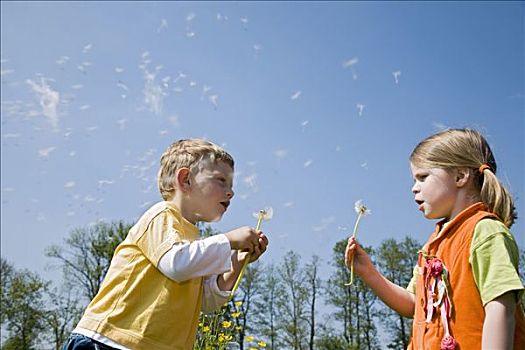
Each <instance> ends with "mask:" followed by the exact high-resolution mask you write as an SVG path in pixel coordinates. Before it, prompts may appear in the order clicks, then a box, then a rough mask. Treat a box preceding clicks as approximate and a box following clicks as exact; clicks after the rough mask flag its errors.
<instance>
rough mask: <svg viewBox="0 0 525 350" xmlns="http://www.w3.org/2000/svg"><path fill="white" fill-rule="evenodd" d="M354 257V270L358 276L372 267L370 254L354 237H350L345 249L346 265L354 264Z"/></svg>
mask: <svg viewBox="0 0 525 350" xmlns="http://www.w3.org/2000/svg"><path fill="white" fill-rule="evenodd" d="M352 257H353V258H354V271H355V273H357V275H358V276H363V275H364V274H365V273H366V272H367V271H369V268H370V267H372V268H373V265H372V261H370V258H369V257H368V254H366V252H365V251H364V250H363V248H361V246H360V245H359V243H357V240H356V239H355V238H354V237H350V238H349V239H348V244H347V245H346V250H345V265H346V266H347V267H348V268H350V265H352Z"/></svg>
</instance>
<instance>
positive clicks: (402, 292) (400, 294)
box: [345, 238, 415, 317]
mask: <svg viewBox="0 0 525 350" xmlns="http://www.w3.org/2000/svg"><path fill="white" fill-rule="evenodd" d="M352 257H353V259H352ZM352 262H353V264H354V271H355V272H356V273H357V275H359V276H360V277H361V279H362V280H363V282H365V284H366V285H368V287H370V288H371V289H372V291H373V292H374V293H375V295H377V296H378V297H379V298H380V299H381V300H382V301H383V302H384V303H385V304H386V305H387V306H388V307H390V308H391V309H393V310H394V311H396V312H397V313H399V314H400V315H401V316H404V317H414V309H415V296H414V294H412V293H410V292H408V291H407V290H406V289H404V288H402V287H400V286H398V285H397V284H395V283H392V282H390V281H389V280H388V279H387V278H386V277H384V276H383V275H382V274H381V273H380V272H379V271H378V270H377V269H376V268H375V266H374V265H373V264H372V261H370V258H369V257H368V254H366V252H365V251H364V250H363V248H361V247H360V246H359V244H358V243H357V241H356V240H355V238H350V239H349V240H348V245H347V247H346V251H345V264H346V265H347V266H348V267H350V265H351V264H352Z"/></svg>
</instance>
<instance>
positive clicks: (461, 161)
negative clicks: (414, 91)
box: [410, 128, 517, 227]
mask: <svg viewBox="0 0 525 350" xmlns="http://www.w3.org/2000/svg"><path fill="white" fill-rule="evenodd" d="M410 162H411V163H412V164H414V165H416V166H420V167H429V168H442V169H454V168H462V167H465V168H470V169H471V174H472V175H473V177H474V183H475V185H476V187H477V188H478V190H479V192H480V193H479V194H480V197H481V201H482V202H483V203H485V204H486V205H487V207H488V208H489V210H490V211H491V212H492V213H495V214H496V215H498V216H499V217H500V219H501V220H502V221H503V222H504V223H505V225H506V226H507V227H511V226H512V224H513V223H514V220H515V219H516V218H517V214H516V208H515V207H514V201H513V199H512V196H511V194H510V193H509V191H508V190H507V189H506V188H505V186H504V185H503V184H502V183H501V182H500V181H499V179H498V178H497V176H496V169H497V165H496V159H495V158H494V154H493V153H492V150H491V149H490V146H489V144H488V142H487V140H486V139H485V138H484V137H483V135H481V133H480V132H479V131H476V130H473V129H468V128H467V129H447V130H443V131H441V132H438V133H437V134H434V135H431V136H429V137H427V138H426V139H424V140H423V141H421V142H420V143H419V144H418V145H417V146H416V148H415V149H414V151H413V152H412V154H411V155H410Z"/></svg>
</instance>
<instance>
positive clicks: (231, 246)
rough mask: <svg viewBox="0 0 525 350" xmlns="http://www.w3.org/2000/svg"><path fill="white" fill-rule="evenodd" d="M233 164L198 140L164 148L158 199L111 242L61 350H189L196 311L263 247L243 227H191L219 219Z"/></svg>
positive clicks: (219, 297)
mask: <svg viewBox="0 0 525 350" xmlns="http://www.w3.org/2000/svg"><path fill="white" fill-rule="evenodd" d="M233 167H234V161H233V158H232V157H231V156H230V155H229V154H228V153H227V152H226V151H224V150H223V149H222V148H220V147H218V146H217V145H214V144H212V143H210V142H207V141H204V140H200V139H189V140H180V141H178V142H176V143H174V144H172V145H171V146H170V147H169V148H168V149H167V150H166V152H165V153H164V154H163V155H162V157H161V160H160V170H159V175H158V187H159V190H160V193H161V195H162V197H163V199H164V201H163V202H160V203H157V204H155V205H153V207H151V208H150V209H149V210H148V211H146V213H145V214H144V215H143V216H142V217H141V218H140V219H139V220H138V222H137V223H136V224H135V225H134V226H133V227H132V228H131V230H130V231H129V234H128V236H127V237H126V239H125V240H124V241H123V242H122V243H121V244H120V245H119V246H118V247H117V249H116V250H115V253H114V256H113V259H112V261H111V265H110V267H109V270H108V272H107V274H106V277H105V279H104V282H103V283H102V285H101V287H100V290H99V292H98V294H97V295H96V296H95V298H94V299H93V300H92V301H91V303H90V304H89V305H88V307H87V309H86V311H85V313H84V315H83V316H82V318H81V320H80V322H79V323H78V325H77V327H76V328H75V330H74V331H73V334H72V335H71V336H70V338H69V339H68V340H67V342H66V344H65V345H64V347H63V350H73V349H75V350H77V349H101V350H104V349H124V350H126V349H133V350H142V349H144V350H146V349H147V350H150V349H155V350H164V349H166V350H168V349H170V350H173V349H185V350H189V349H192V347H193V342H194V339H195V334H196V331H197V324H198V321H199V312H200V311H201V309H202V310H203V311H205V312H209V311H213V310H215V309H217V308H218V307H219V306H221V305H223V304H224V303H225V302H226V301H227V299H228V296H229V291H230V290H231V289H232V287H233V285H234V284H235V281H236V279H237V276H238V274H239V272H240V269H241V267H242V264H243V262H244V259H246V257H247V256H248V253H249V254H250V255H249V256H250V261H255V260H257V259H258V258H259V256H260V255H261V254H262V253H264V251H265V250H266V247H267V244H268V239H267V238H266V236H265V235H264V234H263V233H262V232H260V231H258V232H256V231H255V230H254V229H253V228H249V227H241V228H238V229H236V230H233V231H231V232H228V233H225V234H219V235H215V236H212V237H208V238H206V239H202V240H199V239H198V238H199V229H198V228H197V227H196V226H195V224H196V223H197V222H212V221H218V220H220V219H221V217H222V215H223V214H224V213H225V212H226V209H227V208H228V206H229V204H230V201H231V199H232V197H233V190H232V182H233ZM232 250H233V253H232Z"/></svg>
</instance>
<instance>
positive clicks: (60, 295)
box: [44, 282, 83, 350]
mask: <svg viewBox="0 0 525 350" xmlns="http://www.w3.org/2000/svg"><path fill="white" fill-rule="evenodd" d="M46 295H47V300H48V301H47V303H46V304H47V309H46V312H45V315H44V324H45V326H46V330H47V332H46V334H47V336H46V338H47V339H48V342H49V343H51V344H53V346H54V349H55V350H60V349H61V348H62V345H63V344H64V342H65V341H66V339H67V337H68V336H69V335H70V333H71V331H72V330H73V329H74V328H75V326H76V324H77V323H78V321H79V320H80V316H82V311H83V307H82V306H81V304H80V303H79V300H78V299H77V297H76V295H75V292H74V291H73V290H72V289H71V288H70V287H69V286H68V285H67V282H66V283H65V284H64V285H63V286H62V288H61V289H57V288H53V289H50V288H48V289H47V290H46Z"/></svg>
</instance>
